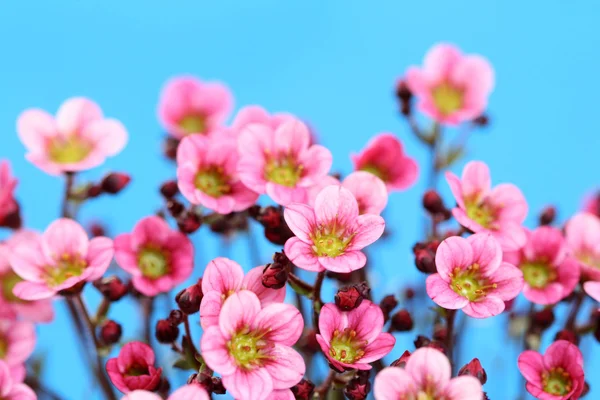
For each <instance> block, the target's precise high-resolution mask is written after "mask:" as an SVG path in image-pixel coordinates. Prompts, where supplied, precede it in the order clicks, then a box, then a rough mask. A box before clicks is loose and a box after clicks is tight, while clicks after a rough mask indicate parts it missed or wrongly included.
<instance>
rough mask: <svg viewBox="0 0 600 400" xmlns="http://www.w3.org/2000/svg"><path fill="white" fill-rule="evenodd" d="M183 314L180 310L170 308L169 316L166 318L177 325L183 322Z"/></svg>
mask: <svg viewBox="0 0 600 400" xmlns="http://www.w3.org/2000/svg"><path fill="white" fill-rule="evenodd" d="M184 317H185V315H184V314H183V311H181V310H172V311H171V312H170V313H169V318H167V319H168V320H169V322H170V323H171V324H173V325H175V326H177V325H179V324H180V323H182V322H183V319H184Z"/></svg>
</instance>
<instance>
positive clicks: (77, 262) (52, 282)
mask: <svg viewBox="0 0 600 400" xmlns="http://www.w3.org/2000/svg"><path fill="white" fill-rule="evenodd" d="M86 267H87V262H86V261H85V260H84V259H83V258H81V256H79V255H78V254H67V253H65V254H63V255H62V256H61V258H60V260H59V261H58V263H57V264H56V265H52V266H47V267H46V268H45V273H46V283H47V284H48V285H49V286H50V287H54V286H58V285H60V284H62V283H64V282H65V281H66V280H67V279H69V278H72V277H74V276H80V275H81V274H82V273H83V271H84V270H85V268H86Z"/></svg>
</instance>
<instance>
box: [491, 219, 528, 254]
mask: <svg viewBox="0 0 600 400" xmlns="http://www.w3.org/2000/svg"><path fill="white" fill-rule="evenodd" d="M499 224H500V226H499V228H498V230H495V231H491V232H492V234H493V235H494V237H495V238H496V240H498V242H499V243H500V246H501V247H502V250H503V251H516V250H519V249H520V248H521V247H523V246H525V244H526V243H527V234H526V233H525V229H524V228H523V227H522V226H521V225H520V224H519V223H517V222H514V221H501V222H499Z"/></svg>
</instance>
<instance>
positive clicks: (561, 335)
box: [554, 329, 579, 346]
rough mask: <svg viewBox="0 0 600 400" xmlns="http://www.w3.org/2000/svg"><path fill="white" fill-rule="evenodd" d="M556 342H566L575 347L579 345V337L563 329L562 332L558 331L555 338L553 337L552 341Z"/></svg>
mask: <svg viewBox="0 0 600 400" xmlns="http://www.w3.org/2000/svg"><path fill="white" fill-rule="evenodd" d="M557 340H566V341H569V342H571V343H573V344H574V345H575V346H578V345H579V336H577V335H576V334H575V332H573V331H571V330H568V329H563V330H562V331H558V332H557V333H556V336H554V341H557Z"/></svg>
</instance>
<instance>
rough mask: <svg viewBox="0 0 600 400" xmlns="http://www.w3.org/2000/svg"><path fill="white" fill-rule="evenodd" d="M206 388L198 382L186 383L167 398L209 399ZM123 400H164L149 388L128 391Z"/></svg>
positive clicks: (171, 399)
mask: <svg viewBox="0 0 600 400" xmlns="http://www.w3.org/2000/svg"><path fill="white" fill-rule="evenodd" d="M209 399H210V397H209V396H208V393H206V390H205V389H204V388H203V387H202V386H200V385H196V384H189V385H184V386H182V387H180V388H179V389H177V390H176V391H174V392H173V393H171V395H170V396H169V397H168V399H167V400H209ZM121 400H162V397H160V396H159V395H157V394H156V393H152V392H149V391H147V390H134V391H133V392H129V393H127V394H126V395H125V396H123V397H122V398H121Z"/></svg>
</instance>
